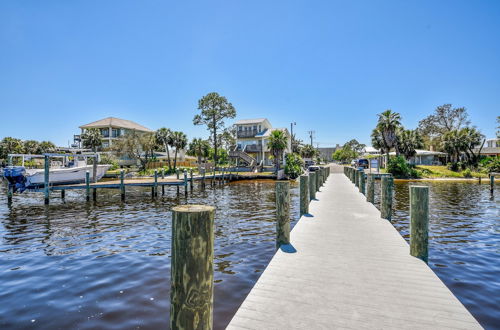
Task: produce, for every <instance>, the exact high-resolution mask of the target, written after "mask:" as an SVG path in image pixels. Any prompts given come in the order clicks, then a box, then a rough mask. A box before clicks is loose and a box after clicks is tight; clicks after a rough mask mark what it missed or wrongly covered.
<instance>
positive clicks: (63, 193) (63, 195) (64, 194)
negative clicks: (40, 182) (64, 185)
mask: <svg viewBox="0 0 500 330" xmlns="http://www.w3.org/2000/svg"><path fill="white" fill-rule="evenodd" d="M65 198H66V190H64V189H62V190H61V199H65Z"/></svg>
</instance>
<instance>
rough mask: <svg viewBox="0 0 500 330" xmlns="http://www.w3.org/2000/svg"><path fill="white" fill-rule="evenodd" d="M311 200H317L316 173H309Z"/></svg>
mask: <svg viewBox="0 0 500 330" xmlns="http://www.w3.org/2000/svg"><path fill="white" fill-rule="evenodd" d="M309 198H310V200H313V199H316V173H315V172H309Z"/></svg>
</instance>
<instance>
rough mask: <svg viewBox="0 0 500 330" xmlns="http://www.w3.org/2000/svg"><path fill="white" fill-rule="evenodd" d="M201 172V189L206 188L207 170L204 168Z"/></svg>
mask: <svg viewBox="0 0 500 330" xmlns="http://www.w3.org/2000/svg"><path fill="white" fill-rule="evenodd" d="M201 171H202V172H201V187H202V188H205V172H206V169H205V168H202V169H201Z"/></svg>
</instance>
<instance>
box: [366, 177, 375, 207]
mask: <svg viewBox="0 0 500 330" xmlns="http://www.w3.org/2000/svg"><path fill="white" fill-rule="evenodd" d="M366 201H368V202H370V203H372V204H373V203H375V177H374V176H373V174H371V173H368V174H367V179H366Z"/></svg>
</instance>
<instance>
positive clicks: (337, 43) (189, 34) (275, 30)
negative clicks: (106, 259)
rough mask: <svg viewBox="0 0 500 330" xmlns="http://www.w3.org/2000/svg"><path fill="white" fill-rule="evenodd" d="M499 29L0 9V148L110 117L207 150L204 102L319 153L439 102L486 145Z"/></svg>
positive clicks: (386, 16)
mask: <svg viewBox="0 0 500 330" xmlns="http://www.w3.org/2000/svg"><path fill="white" fill-rule="evenodd" d="M499 17H500V1H455V0H453V1H444V0H443V1H411V0H408V1H406V0H405V1H403V0H400V1H382V0H377V1H305V0H304V1H291V0H288V1H234V0H232V1H199V2H198V1H151V0H150V1H147V0H145V1H126V0H119V1H111V0H109V1H101V0H97V1H90V0H85V1H66V0H60V1H51V0H44V1H39V0H32V1H28V0H27V1H1V2H0V112H1V119H0V138H2V137H4V136H15V137H19V138H22V139H38V140H52V141H53V142H56V143H57V144H58V145H62V146H65V145H67V143H68V140H70V139H71V138H72V135H73V134H74V133H78V132H79V130H78V126H79V125H82V124H85V123H88V122H91V121H94V120H97V119H101V118H104V117H108V116H115V117H121V118H125V119H130V120H134V121H137V122H138V123H140V124H143V125H145V126H147V127H150V128H152V129H157V128H159V127H162V126H165V127H169V128H171V129H175V130H182V131H184V132H185V133H187V134H188V137H189V138H193V137H206V136H207V135H208V133H207V132H206V130H205V128H204V127H200V126H193V124H192V119H193V116H194V115H195V114H196V113H197V111H198V110H197V109H196V108H197V101H198V99H199V98H200V97H202V96H203V95H205V94H206V93H208V92H212V91H216V92H218V93H220V94H222V95H224V96H226V97H227V98H228V99H229V100H230V101H231V102H232V103H233V105H234V106H235V107H236V109H237V112H238V118H241V119H243V118H253V117H267V118H269V120H270V121H271V123H272V124H273V126H277V127H282V126H287V127H289V125H290V122H292V121H294V122H296V123H297V125H296V126H295V129H294V130H295V131H296V132H297V133H298V135H299V137H300V138H302V139H304V140H307V131H308V130H314V131H315V132H316V139H315V141H317V142H318V143H320V146H328V145H332V144H335V143H343V142H345V141H346V140H349V139H351V138H356V139H358V140H360V141H361V142H365V143H369V141H370V138H369V136H370V132H371V129H372V128H373V127H374V125H375V122H376V118H377V117H376V114H377V113H380V112H382V111H383V110H385V109H392V110H394V111H397V112H400V113H401V115H402V117H403V123H404V124H405V126H407V127H408V128H414V127H416V125H417V123H418V121H419V120H420V119H422V118H424V117H425V116H427V115H429V114H430V113H431V112H432V111H433V110H434V108H435V107H436V106H438V105H441V104H444V103H452V104H453V105H455V106H465V107H467V109H468V111H469V114H470V117H471V120H472V122H473V124H475V125H476V126H477V127H478V128H479V129H480V130H481V131H482V132H483V133H484V134H485V135H486V136H487V137H493V136H494V132H495V126H496V124H495V118H496V116H498V115H500V19H499ZM228 123H229V122H228Z"/></svg>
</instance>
